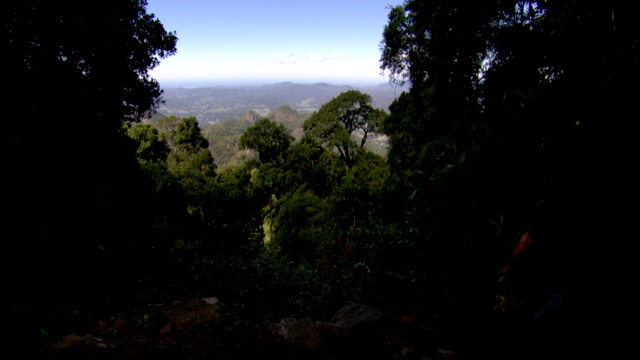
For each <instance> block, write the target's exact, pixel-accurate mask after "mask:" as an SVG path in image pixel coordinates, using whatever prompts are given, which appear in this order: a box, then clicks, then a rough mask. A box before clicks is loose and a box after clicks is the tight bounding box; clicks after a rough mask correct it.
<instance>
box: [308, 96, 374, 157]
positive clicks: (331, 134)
mask: <svg viewBox="0 0 640 360" xmlns="http://www.w3.org/2000/svg"><path fill="white" fill-rule="evenodd" d="M370 103H371V96H370V95H368V94H364V93H362V92H360V91H358V90H348V91H345V92H343V93H341V94H340V95H338V96H336V97H335V98H333V99H332V100H331V101H329V102H327V103H326V104H324V105H322V107H321V108H320V110H318V111H317V112H316V113H314V114H313V115H311V117H310V118H309V119H308V120H307V121H305V123H304V125H303V127H304V130H305V133H306V134H307V135H308V136H309V137H311V138H313V139H315V140H317V141H318V142H320V143H322V144H324V145H325V146H327V147H329V148H335V149H336V150H337V151H338V153H339V154H340V158H341V159H342V160H343V161H344V162H345V164H346V165H347V166H348V167H351V166H353V163H354V160H353V157H354V156H355V152H356V150H357V148H358V147H363V146H364V144H365V143H366V141H367V136H368V134H370V133H373V132H376V131H378V129H379V127H380V125H381V124H382V122H383V120H384V117H385V116H386V113H385V112H384V111H382V110H380V109H376V108H374V107H372V106H371V105H369V104H370ZM355 132H358V133H360V134H361V136H362V137H361V140H360V144H356V143H355V141H353V138H352V136H353V134H354V133H355Z"/></svg>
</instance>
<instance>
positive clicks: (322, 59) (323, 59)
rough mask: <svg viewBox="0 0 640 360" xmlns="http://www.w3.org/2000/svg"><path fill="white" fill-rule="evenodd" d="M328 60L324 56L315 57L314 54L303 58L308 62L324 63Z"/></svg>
mask: <svg viewBox="0 0 640 360" xmlns="http://www.w3.org/2000/svg"><path fill="white" fill-rule="evenodd" d="M328 59H329V58H327V57H326V56H324V55H316V54H311V55H307V57H306V58H305V60H307V61H310V62H324V61H325V60H328Z"/></svg>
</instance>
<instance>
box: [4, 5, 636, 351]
mask: <svg viewBox="0 0 640 360" xmlns="http://www.w3.org/2000/svg"><path fill="white" fill-rule="evenodd" d="M629 3H630V2H629ZM145 5H146V4H145V2H144V1H118V2H66V3H64V4H60V3H59V2H40V1H22V2H10V3H8V4H5V6H4V8H3V12H2V15H0V16H1V19H2V20H1V21H2V25H3V26H2V30H1V32H2V42H3V43H2V45H3V51H2V55H1V56H2V60H3V61H2V63H3V64H4V70H5V75H4V77H3V80H4V83H3V86H4V88H5V90H7V92H5V95H3V100H4V106H3V110H4V114H3V115H4V117H3V118H4V130H3V132H2V133H3V139H2V152H1V153H2V155H3V159H4V167H3V169H4V171H3V172H2V178H3V185H2V187H1V188H2V191H3V193H2V207H3V212H2V214H3V215H2V223H3V226H2V250H1V252H0V256H1V259H0V261H1V264H2V269H1V274H2V279H1V282H0V291H1V292H0V319H1V320H2V322H1V325H0V328H1V331H0V339H1V340H2V349H1V351H2V352H3V353H6V354H20V357H26V356H32V357H43V358H73V357H75V358H117V357H120V358H123V357H129V358H141V357H147V358H158V357H161V356H167V357H169V358H243V357H248V356H249V355H251V356H253V357H255V356H261V355H265V356H268V355H274V354H277V356H279V357H280V358H323V359H324V358H330V357H331V356H333V357H331V358H349V359H356V358H376V357H380V358H427V357H430V358H433V357H438V356H440V357H442V358H446V357H452V356H454V355H455V356H457V357H459V358H487V357H489V358H504V359H511V358H524V357H532V358H552V357H566V358H575V357H576V356H577V355H578V354H591V355H593V352H594V351H595V350H596V349H601V348H605V349H606V350H607V351H611V352H613V351H615V350H617V349H620V348H621V346H620V344H619V343H618V342H608V340H611V338H610V337H609V336H608V335H611V334H612V333H614V331H613V330H615V328H612V327H608V325H610V324H609V323H608V322H604V323H603V322H601V320H603V319H604V320H606V319H607V318H608V317H609V316H613V314H614V313H615V314H616V315H619V313H618V312H616V310H621V309H623V307H622V299H623V298H624V295H623V294H624V289H626V288H628V286H629V285H625V287H621V286H618V285H619V284H618V283H616V282H615V281H614V280H616V279H620V278H621V277H622V276H623V274H624V272H625V271H626V270H627V266H625V265H626V263H625V261H624V259H625V257H624V256H622V255H625V252H626V250H625V248H626V246H627V245H626V242H627V241H628V240H629V239H628V238H626V237H624V236H622V235H623V233H622V232H621V231H619V230H620V229H623V228H624V226H625V224H626V223H628V222H626V221H627V220H629V216H625V215H624V213H625V212H626V211H623V210H624V209H626V206H625V205H624V204H621V203H620V201H621V200H620V199H628V200H624V201H629V203H631V204H632V203H633V200H634V198H633V195H632V194H633V192H632V191H631V190H630V188H631V187H629V186H628V185H629V184H633V182H632V180H631V179H632V178H633V177H632V176H631V175H632V173H633V171H632V170H633V164H634V163H633V162H632V161H633V160H634V157H633V156H632V154H633V150H635V149H634V147H635V146H634V142H633V141H632V139H633V138H634V136H633V133H632V129H633V127H632V126H633V121H634V120H635V119H636V118H637V111H636V109H635V106H634V104H635V102H636V101H637V99H638V84H639V82H638V75H639V71H640V70H639V68H638V51H639V50H638V47H639V44H638V34H639V31H638V26H637V21H635V19H634V16H635V14H636V12H634V11H632V10H634V9H631V8H628V7H629V5H627V3H626V2H624V3H623V2H617V1H606V2H605V1H586V0H585V1H582V0H575V1H473V2H465V1H454V0H443V1H412V0H407V1H405V3H404V4H403V5H401V6H397V7H393V8H390V9H389V10H390V11H389V20H388V23H387V24H386V26H385V28H384V33H383V34H382V35H383V36H382V41H381V59H380V60H381V67H382V69H384V70H386V71H388V72H389V73H390V77H391V81H395V82H405V81H407V82H408V83H410V85H411V88H410V91H409V92H407V93H404V94H402V96H400V97H399V98H398V99H397V100H396V101H395V102H394V103H393V104H392V106H391V107H390V113H386V112H384V111H382V110H379V109H376V108H374V107H372V106H371V105H370V102H371V99H370V97H369V96H368V95H367V94H364V93H361V92H359V91H346V92H344V93H342V94H340V95H339V96H337V97H335V98H334V99H333V100H331V101H329V102H327V103H326V104H325V105H324V106H322V108H321V109H320V110H319V111H317V112H316V113H314V114H313V115H311V116H310V117H309V118H308V119H306V120H305V121H304V125H303V129H304V136H299V137H296V138H294V137H293V136H291V134H290V131H289V129H287V128H286V127H285V126H284V125H283V124H281V123H277V122H275V121H271V120H269V119H259V120H257V121H255V122H254V123H253V124H252V125H251V126H250V127H248V128H247V129H246V130H245V131H244V133H243V135H242V136H241V137H240V139H239V142H238V148H237V149H236V150H237V151H240V152H241V153H244V154H245V155H246V158H244V160H243V161H235V162H234V163H233V164H230V165H228V166H225V167H221V168H217V166H216V159H214V158H213V156H212V155H211V152H210V151H209V148H208V147H209V143H208V141H207V140H206V138H205V137H204V136H203V134H202V132H201V128H200V125H199V124H198V122H197V121H196V119H195V118H176V117H169V118H165V119H163V120H160V121H159V122H158V123H153V124H152V123H143V122H140V121H139V119H141V118H146V117H148V112H149V111H150V110H153V108H154V106H156V105H157V102H158V101H159V99H160V97H161V94H162V91H161V89H160V88H159V86H158V83H157V82H156V81H155V80H154V79H152V78H150V77H149V75H148V70H150V69H152V68H153V67H154V66H156V65H157V64H158V62H159V61H160V60H161V59H163V58H165V57H167V56H170V55H172V54H174V53H175V51H176V41H177V37H176V34H175V33H172V32H167V31H166V30H165V29H164V28H163V26H162V24H161V23H159V22H158V21H157V19H155V18H154V17H153V16H152V15H150V14H147V13H146V10H145ZM373 134H386V135H388V136H389V144H390V145H389V146H390V148H389V152H388V154H387V155H386V156H381V155H378V154H376V153H373V152H370V151H367V150H366V149H367V148H366V146H365V144H366V142H367V139H368V138H370V137H371V136H372V135H373ZM298 135H300V134H298ZM556 199H560V200H561V203H562V204H564V205H566V206H565V207H564V208H563V209H565V210H566V209H569V211H568V215H567V216H566V217H563V218H562V219H561V220H560V222H559V223H555V224H554V226H553V227H546V228H544V230H543V231H542V232H543V233H544V232H545V231H546V233H547V234H549V233H550V234H551V235H550V237H551V238H554V239H555V240H557V241H559V242H561V243H562V246H559V247H557V248H555V249H556V250H557V252H555V253H553V256H552V258H553V259H554V261H553V262H549V263H545V264H543V265H549V266H551V265H554V266H556V267H555V268H554V269H553V271H552V272H551V273H550V274H551V277H552V278H553V279H554V280H558V279H562V280H564V281H563V286H565V288H564V289H565V290H566V293H568V294H569V295H568V297H567V298H568V299H569V300H568V301H564V302H563V306H562V308H561V311H560V316H557V317H550V318H545V320H548V321H549V322H550V324H549V325H546V324H545V322H542V323H541V322H535V321H534V322H532V319H533V318H534V314H535V313H536V309H538V308H539V307H540V306H541V304H542V302H539V299H538V295H539V293H537V292H535V291H532V289H531V286H530V284H531V283H530V282H527V279H530V278H532V277H535V276H536V275H541V274H543V273H545V274H546V273H547V271H546V269H544V268H536V270H535V271H522V273H521V275H520V276H519V277H518V276H516V277H513V278H509V279H508V280H507V281H504V282H503V281H502V280H503V279H500V281H498V280H499V277H500V274H499V270H500V269H501V268H502V267H503V265H504V264H505V262H507V260H508V259H509V258H510V255H511V253H512V251H513V248H514V247H515V246H516V243H517V242H518V239H519V238H520V236H521V235H522V234H523V232H524V231H525V230H526V229H527V227H528V226H529V224H530V221H531V219H532V218H534V217H535V210H536V204H538V203H539V202H540V201H541V200H544V201H547V203H549V202H550V201H551V200H554V201H555V200H556ZM550 229H551V230H550ZM612 249H616V250H617V251H618V253H617V254H616V256H615V258H616V262H615V263H614V262H613V261H611V260H610V258H611V255H612V251H611V250H612ZM556 250H554V251H556ZM530 261H531V262H535V259H530ZM614 264H615V267H612V265H614ZM612 269H615V273H614V272H612ZM522 274H526V276H524V275H522ZM563 294H565V293H563ZM612 294H615V295H612ZM214 297H215V299H213V298H214ZM611 298H614V299H620V302H616V303H615V304H611V303H610V302H608V301H606V300H607V299H611ZM198 299H207V300H206V301H205V300H202V301H204V303H206V304H207V305H211V306H215V308H206V309H208V310H197V311H195V312H196V313H197V314H196V315H197V316H196V318H197V319H198V321H195V322H190V319H192V318H193V317H191V318H189V317H187V318H186V319H185V318H181V317H180V316H179V314H181V313H180V312H179V311H178V310H176V309H177V307H178V306H179V305H178V304H182V305H181V306H186V310H185V309H184V308H183V310H182V311H183V312H184V313H189V311H191V313H192V314H191V315H192V316H193V312H194V310H193V309H200V308H199V307H198V306H204V303H199V304H200V305H198V304H195V305H193V306H192V307H189V306H191V305H189V306H187V304H192V303H191V302H190V301H197V300H198ZM349 304H350V305H349ZM345 305H346V306H347V307H346V309H347V310H344V311H343V312H342V315H341V317H337V318H333V317H334V314H336V312H337V311H338V310H340V309H345ZM189 309H191V310H189ZM365 309H366V310H365ZM354 312H357V313H358V314H360V315H358V316H356V317H355V320H354V318H353V317H348V316H345V315H344V314H345V313H349V314H352V313H354ZM380 313H383V314H385V315H384V316H382V315H378V314H380ZM363 314H364V315H363ZM185 316H186V315H185ZM336 316H337V315H336ZM332 318H333V320H332ZM285 319H289V320H285ZM291 319H297V320H298V322H297V323H296V322H295V321H294V320H291ZM304 319H306V320H304ZM309 319H311V320H312V321H310V320H309ZM347 319H350V320H347ZM372 319H375V320H376V321H373V320H372ZM380 319H395V320H384V321H383V320H380ZM398 319H399V320H398ZM400 320H401V322H400V323H401V324H403V325H402V326H409V324H410V325H412V326H413V325H415V326H417V327H416V328H412V329H414V330H411V331H404V330H403V332H402V334H404V335H399V334H400V333H401V331H400V330H394V331H396V332H394V334H395V335H396V336H395V337H394V338H393V339H395V340H393V341H392V340H391V339H390V338H388V337H385V338H384V339H385V341H384V342H381V343H380V345H376V344H377V343H371V342H366V341H363V340H362V338H361V337H358V336H356V335H357V334H358V333H357V332H355V331H351V330H349V331H347V330H344V329H345V324H362V323H365V324H370V323H371V322H372V321H373V323H375V324H376V325H375V326H374V325H372V326H371V329H373V328H376V329H377V327H376V326H378V327H380V326H381V325H380V324H383V325H382V330H380V333H383V332H384V331H385V330H384V327H385V326H386V327H387V330H388V329H389V328H394V329H400V328H402V326H400V325H397V324H400V323H399V322H397V321H400ZM314 321H315V322H317V323H314ZM292 323H294V324H297V325H295V326H292V325H291V324H292ZM273 324H276V326H274V325H273ZM278 324H279V325H278ZM287 324H288V325H287ZM305 324H306V325H305ZM384 324H386V325H384ZM283 328H286V329H288V331H289V333H288V335H287V336H284V339H285V340H287V339H288V340H292V339H294V340H295V339H300V338H306V339H309V338H311V337H312V335H310V334H316V335H317V337H318V338H322V339H329V338H336V337H337V338H340V337H341V336H342V337H344V338H345V339H343V342H342V343H341V344H343V345H344V343H347V344H349V345H350V349H351V350H350V351H346V352H342V353H340V355H339V356H338V355H336V354H337V353H338V352H337V351H338V350H335V349H334V350H335V351H334V352H332V351H328V350H326V349H325V348H323V347H322V346H321V345H322V342H321V341H319V340H318V341H317V342H313V343H309V342H308V341H309V340H307V342H306V343H305V342H304V341H303V342H302V343H300V342H296V341H292V342H291V341H289V342H284V343H283V342H282V341H280V340H281V339H280V338H278V337H277V336H276V335H277V334H282V332H283V331H285V330H283ZM291 329H298V331H301V332H302V333H303V335H304V334H306V335H305V336H295V331H294V330H291ZM300 329H303V330H300ZM304 329H306V330H304ZM327 329H332V330H327ZM335 329H340V331H343V330H344V331H343V332H336V331H338V330H335ZM349 329H350V328H349ZM403 329H404V328H403ZM415 329H421V330H415ZM426 329H430V330H429V331H427V330H426ZM431 330H433V331H434V332H435V335H434V333H433V332H432V331H431ZM305 331H306V332H305ZM410 332H411V333H412V334H414V335H413V337H412V338H411V339H409V338H408V337H407V336H408V335H406V334H407V333H410ZM337 333H339V334H341V335H339V336H338V335H336V334H337ZM194 334H196V335H198V336H195V335H194ZM318 334H320V335H322V336H320V335H318ZM354 334H356V335H354ZM416 334H418V335H416ZM352 335H353V338H349V336H352ZM416 337H417V340H416ZM131 339H135V342H133V343H129V344H133V345H131V346H129V347H126V348H122V347H117V346H116V345H117V344H124V343H125V341H126V340H131ZM65 341H66V343H65ZM283 341H284V340H283ZM65 344H67V345H65ZM68 344H72V345H68ZM114 344H115V345H114ZM256 344H257V345H256ZM318 344H320V345H318ZM425 344H429V345H428V346H427V345H425ZM83 346H84V347H83ZM122 346H124V345H122ZM296 346H297V347H296ZM420 346H423V347H425V346H426V347H428V349H424V348H421V347H420ZM74 349H75V350H74ZM78 349H81V350H78ZM89 349H91V351H89ZM115 349H119V350H118V351H116V350H115ZM305 350H306V351H305ZM445 350H446V351H445ZM340 356H342V357H340Z"/></svg>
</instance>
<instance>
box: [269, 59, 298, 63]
mask: <svg viewBox="0 0 640 360" xmlns="http://www.w3.org/2000/svg"><path fill="white" fill-rule="evenodd" d="M273 62H274V63H276V64H296V63H298V62H297V61H296V60H273Z"/></svg>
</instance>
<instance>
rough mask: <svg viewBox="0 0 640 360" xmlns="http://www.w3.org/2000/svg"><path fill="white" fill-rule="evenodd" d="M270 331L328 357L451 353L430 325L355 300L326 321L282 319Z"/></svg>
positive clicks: (448, 356)
mask: <svg viewBox="0 0 640 360" xmlns="http://www.w3.org/2000/svg"><path fill="white" fill-rule="evenodd" d="M271 332H272V334H273V335H275V336H280V337H282V338H283V339H284V341H285V342H286V343H288V344H289V345H290V346H291V347H292V348H294V349H298V350H302V351H306V352H309V353H313V354H325V355H327V356H330V357H331V356H347V358H350V357H353V356H359V357H363V358H366V357H375V358H382V359H385V358H406V357H412V358H413V357H416V358H420V357H419V356H417V355H424V356H425V357H426V358H438V359H445V358H446V359H451V358H453V357H454V355H455V354H454V353H452V352H449V351H446V350H442V349H439V347H438V346H437V342H438V338H437V336H436V332H435V331H434V330H433V329H430V328H427V327H423V326H420V325H419V324H415V323H410V322H407V321H404V320H402V319H400V318H397V317H393V316H391V315H389V314H386V313H384V312H382V311H380V310H377V309H374V308H372V307H369V306H365V305H362V304H358V303H355V302H349V303H347V304H346V305H345V306H343V307H342V308H340V309H338V311H336V313H335V314H334V316H333V317H332V319H331V321H330V322H322V321H313V320H312V319H311V318H304V319H298V320H295V321H294V320H293V319H284V320H282V321H280V322H279V323H277V324H274V325H272V326H271ZM323 356H324V355H323Z"/></svg>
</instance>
